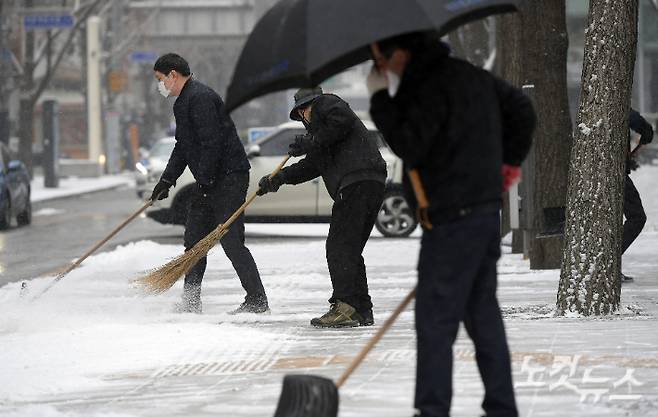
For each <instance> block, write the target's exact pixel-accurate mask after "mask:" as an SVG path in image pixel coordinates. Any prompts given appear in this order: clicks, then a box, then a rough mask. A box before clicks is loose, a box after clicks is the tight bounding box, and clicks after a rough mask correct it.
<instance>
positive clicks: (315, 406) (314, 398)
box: [274, 375, 338, 417]
mask: <svg viewBox="0 0 658 417" xmlns="http://www.w3.org/2000/svg"><path fill="white" fill-rule="evenodd" d="M336 416H338V389H337V388H336V384H334V382H333V381H332V380H330V379H327V378H322V377H319V376H314V375H286V376H285V377H284V378H283V388H282V389H281V397H280V398H279V404H278V405H277V407H276V412H275V413H274V417H336Z"/></svg>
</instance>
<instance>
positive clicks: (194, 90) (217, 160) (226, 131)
mask: <svg viewBox="0 0 658 417" xmlns="http://www.w3.org/2000/svg"><path fill="white" fill-rule="evenodd" d="M174 117H175V118H176V145H175V146H174V150H173V152H172V153H171V156H170V157H169V162H168V163H167V168H166V169H165V170H164V172H163V173H162V178H164V179H165V180H167V181H169V182H171V183H172V184H175V183H176V180H177V179H178V177H180V175H181V174H182V173H183V170H184V169H185V166H189V167H190V171H192V175H194V179H195V180H196V181H197V182H198V183H199V184H203V185H206V186H209V185H212V184H213V183H214V182H215V181H216V180H217V179H218V178H222V177H223V176H224V175H227V174H228V173H230V172H234V171H248V170H249V168H251V166H250V165H249V161H248V160H247V154H246V153H245V151H244V146H242V143H241V142H240V138H239V137H238V133H237V132H236V130H235V125H234V124H233V120H231V118H230V117H229V115H228V113H226V110H225V108H224V102H223V101H222V99H221V98H220V97H219V95H218V94H217V93H216V92H215V91H213V90H212V89H211V88H210V87H208V86H206V85H204V84H202V83H200V82H198V81H196V80H194V79H190V80H188V81H187V82H186V83H185V86H183V89H182V90H181V92H180V94H179V95H178V98H177V99H176V102H175V103H174Z"/></svg>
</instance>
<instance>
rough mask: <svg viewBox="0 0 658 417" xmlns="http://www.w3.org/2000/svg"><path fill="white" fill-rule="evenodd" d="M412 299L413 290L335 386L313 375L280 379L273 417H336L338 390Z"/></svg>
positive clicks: (414, 293)
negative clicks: (279, 389) (278, 394)
mask: <svg viewBox="0 0 658 417" xmlns="http://www.w3.org/2000/svg"><path fill="white" fill-rule="evenodd" d="M415 296H416V288H414V289H413V290H411V291H410V292H409V294H407V296H406V297H405V298H404V300H402V302H401V303H400V304H399V305H398V306H397V308H396V309H395V311H394V312H393V314H391V316H390V317H389V318H388V319H387V320H386V321H385V322H384V324H383V325H382V327H381V328H380V329H379V330H377V333H375V335H374V336H373V337H372V338H371V339H370V340H369V341H368V343H367V344H366V345H365V346H364V347H363V349H361V352H359V354H358V355H357V356H356V357H355V358H354V359H353V360H352V362H351V363H350V365H349V366H348V367H347V369H346V370H345V371H344V372H343V374H342V375H341V376H340V377H339V378H338V380H336V383H335V384H334V382H333V381H332V380H330V379H328V378H323V377H321V376H314V375H286V376H285V377H284V378H283V388H282V389H281V397H280V398H279V404H278V405H277V407H276V412H275V413H274V417H336V416H337V415H338V389H339V388H340V387H341V386H342V385H343V384H344V383H345V381H346V380H347V378H349V377H350V375H352V372H354V370H355V369H356V368H357V367H358V366H359V365H360V364H361V362H363V360H364V359H365V357H366V355H368V353H370V351H371V350H372V348H373V347H375V345H376V344H377V342H379V340H380V339H381V338H382V336H384V334H385V333H386V332H387V331H388V330H389V329H390V328H391V326H392V325H393V323H394V322H395V320H396V319H397V318H398V316H399V315H400V313H402V311H404V309H405V308H407V305H409V303H410V302H411V300H412V299H413V298H414V297H415Z"/></svg>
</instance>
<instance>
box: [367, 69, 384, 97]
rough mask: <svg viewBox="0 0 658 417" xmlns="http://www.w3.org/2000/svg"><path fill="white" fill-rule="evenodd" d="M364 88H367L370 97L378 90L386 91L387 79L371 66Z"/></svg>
mask: <svg viewBox="0 0 658 417" xmlns="http://www.w3.org/2000/svg"><path fill="white" fill-rule="evenodd" d="M366 87H367V88H368V95H369V96H370V97H372V96H373V95H374V94H375V93H376V92H378V91H380V90H387V89H388V78H386V74H385V73H384V71H380V70H378V69H377V67H375V66H374V65H373V66H372V69H371V70H370V74H368V77H367V78H366Z"/></svg>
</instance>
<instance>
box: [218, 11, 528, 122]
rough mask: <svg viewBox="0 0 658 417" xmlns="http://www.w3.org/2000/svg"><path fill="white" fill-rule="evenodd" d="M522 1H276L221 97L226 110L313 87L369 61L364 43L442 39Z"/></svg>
mask: <svg viewBox="0 0 658 417" xmlns="http://www.w3.org/2000/svg"><path fill="white" fill-rule="evenodd" d="M521 1H522V0H281V1H279V2H278V3H277V4H275V5H274V6H273V7H272V8H271V9H270V10H269V11H268V12H267V13H266V14H265V15H264V16H263V17H262V18H261V19H260V20H259V21H258V22H257V23H256V26H255V27H254V30H253V31H252V32H251V34H250V35H249V38H248V39H247V42H246V44H245V46H244V48H243V50H242V53H241V55H240V59H239V60H238V64H237V65H236V67H235V71H234V72H233V78H232V80H231V84H230V85H229V87H228V92H227V94H226V105H227V108H228V110H229V111H231V110H233V109H235V108H236V107H238V106H240V105H242V104H244V103H246V102H247V101H249V100H251V99H253V98H256V97H259V96H262V95H265V94H268V93H272V92H275V91H280V90H285V89H288V88H297V87H311V86H314V85H318V84H319V83H320V82H322V81H324V80H326V79H327V78H329V77H330V76H332V75H334V74H337V73H339V72H341V71H343V70H345V69H347V68H349V67H351V66H353V65H356V64H359V63H361V62H363V61H366V60H368V59H369V58H370V56H369V50H368V45H369V44H371V43H372V42H376V41H379V40H382V39H386V38H388V37H391V36H395V35H400V34H403V33H408V32H416V31H429V30H435V31H438V32H439V33H440V34H445V33H448V32H450V31H451V30H453V29H455V28H457V27H458V26H460V25H463V24H465V23H468V22H470V21H473V20H477V19H481V18H483V17H486V16H489V15H492V14H496V13H503V12H509V11H514V10H516V8H517V4H518V3H520V2H521Z"/></svg>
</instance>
